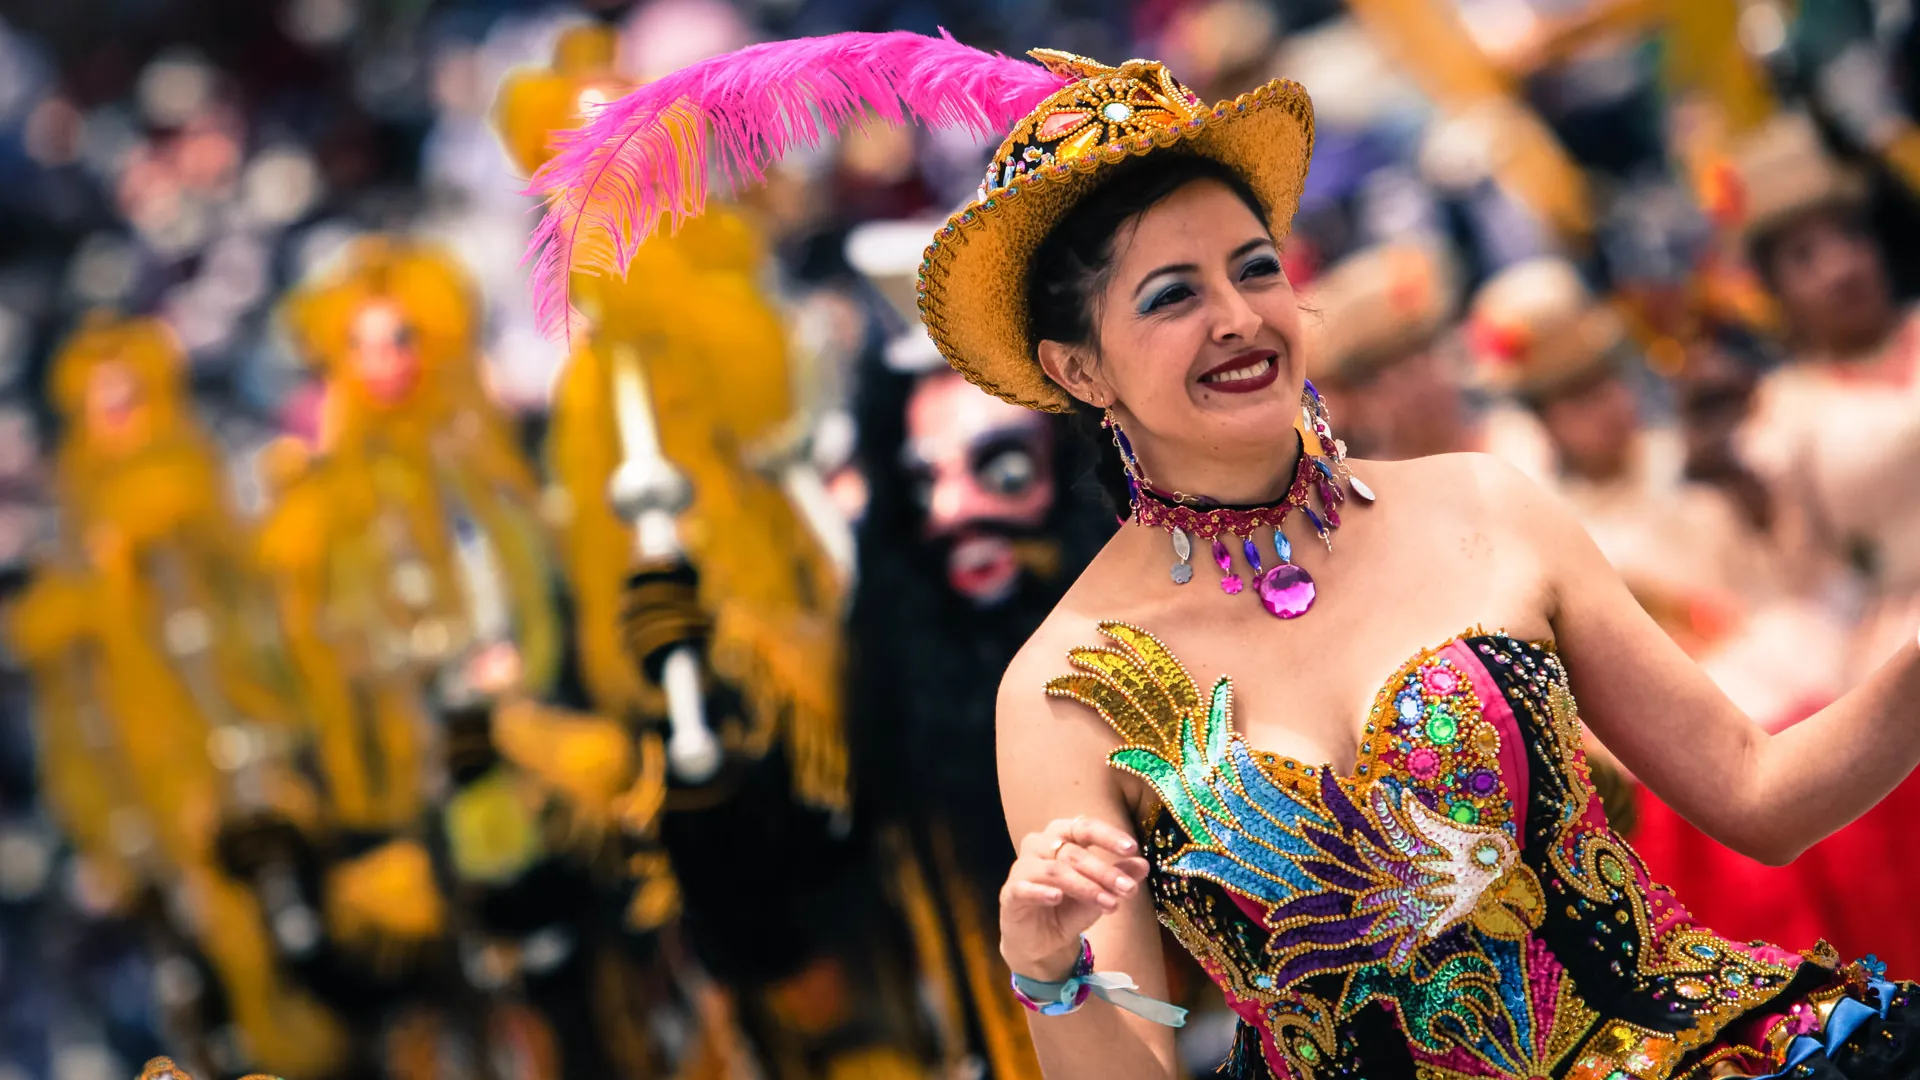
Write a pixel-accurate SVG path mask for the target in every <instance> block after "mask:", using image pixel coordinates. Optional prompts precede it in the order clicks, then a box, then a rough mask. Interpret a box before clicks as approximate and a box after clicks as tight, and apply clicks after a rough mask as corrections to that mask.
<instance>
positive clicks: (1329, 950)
mask: <svg viewBox="0 0 1920 1080" xmlns="http://www.w3.org/2000/svg"><path fill="white" fill-rule="evenodd" d="M1100 629H1101V631H1102V633H1104V634H1106V635H1107V637H1109V638H1110V639H1112V640H1113V641H1114V642H1115V643H1116V644H1117V646H1118V647H1116V648H1084V649H1076V650H1074V651H1073V652H1072V653H1070V654H1069V657H1070V659H1071V660H1072V662H1073V664H1074V666H1075V667H1076V668H1078V669H1079V671H1078V672H1077V673H1076V674H1072V675H1065V676H1061V677H1060V678H1057V679H1055V680H1053V681H1052V682H1051V683H1049V684H1048V686H1047V692H1048V693H1049V694H1051V695H1053V696H1056V697H1066V698H1071V699H1073V700H1076V701H1079V702H1082V703H1083V704H1086V705H1088V706H1090V707H1092V708H1093V709H1095V710H1096V711H1098V712H1099V713H1100V715H1101V716H1102V717H1104V718H1105V719H1106V720H1107V722H1108V723H1109V724H1111V725H1112V726H1113V728H1114V730H1115V731H1117V732H1118V733H1119V734H1120V736H1121V738H1122V739H1124V740H1125V745H1123V746H1122V747H1120V749H1118V750H1115V751H1114V752H1113V753H1112V754H1111V755H1110V756H1109V758H1108V761H1109V762H1110V763H1111V764H1112V765H1113V766H1115V767H1116V768H1120V769H1123V770H1125V771H1127V772H1131V773H1133V774H1135V775H1137V776H1139V777H1141V778H1142V779H1144V780H1145V781H1146V782H1147V783H1148V784H1150V785H1152V787H1153V789H1154V791H1155V792H1156V793H1157V794H1158V795H1159V797H1160V800H1161V802H1162V803H1163V804H1164V806H1165V808H1166V810H1167V812H1168V813H1169V814H1170V815H1171V816H1172V817H1173V818H1174V820H1175V821H1176V822H1178V823H1179V826H1180V829H1181V831H1182V832H1183V833H1184V834H1185V840H1186V843H1185V844H1184V845H1182V846H1181V847H1180V848H1179V850H1177V851H1176V852H1174V853H1173V854H1171V855H1170V856H1169V857H1166V858H1164V859H1162V860H1161V865H1160V869H1161V870H1162V871H1164V872H1168V873H1173V874H1179V875H1182V876H1185V877H1191V878H1202V879H1205V880H1208V881H1212V882H1215V883H1217V884H1219V885H1221V886H1223V887H1225V888H1226V889H1228V890H1230V891H1231V892H1233V893H1234V894H1236V895H1238V896H1240V897H1242V898H1244V899H1247V900H1251V901H1255V902H1257V903H1259V904H1261V905H1264V906H1265V908H1266V914H1265V918H1264V922H1265V924H1266V925H1267V927H1268V928H1270V929H1272V930H1273V931H1275V933H1274V934H1273V936H1272V938H1271V940H1270V942H1269V945H1268V953H1269V962H1270V966H1269V967H1268V969H1267V970H1266V971H1264V972H1262V973H1260V974H1259V975H1258V976H1256V977H1255V978H1253V979H1252V980H1251V982H1252V984H1253V985H1254V986H1257V987H1259V988H1260V989H1262V990H1268V991H1281V990H1285V989H1287V988H1288V987H1291V986H1293V985H1295V984H1296V983H1298V982H1299V981H1301V980H1303V979H1306V978H1309V977H1311V976H1313V975H1315V974H1318V973H1321V972H1325V971H1337V970H1348V969H1351V968H1354V967H1356V966H1359V965H1366V964H1379V963H1384V964H1386V965H1387V966H1388V967H1390V968H1392V969H1393V970H1396V971H1400V970H1405V969H1406V968H1408V967H1410V966H1411V965H1412V964H1413V962H1414V959H1415V955H1416V952H1417V951H1418V950H1419V948H1420V946H1421V945H1422V944H1423V943H1426V942H1430V941H1433V940H1434V939H1436V938H1438V937H1439V936H1440V935H1441V934H1443V933H1444V932H1445V931H1446V930H1448V929H1449V928H1451V927H1453V926H1456V925H1459V924H1460V923H1462V922H1465V921H1468V920H1470V919H1471V920H1472V921H1473V922H1474V924H1475V926H1476V927H1481V928H1483V929H1485V930H1487V931H1488V932H1490V933H1493V934H1495V935H1496V936H1500V937H1509V938H1512V937H1518V936H1520V935H1521V934H1524V933H1525V931H1526V929H1527V924H1526V922H1525V921H1523V920H1520V919H1516V918H1515V917H1514V916H1513V913H1512V912H1510V911H1509V910H1508V909H1507V908H1505V907H1503V906H1502V904H1501V903H1500V898H1501V897H1502V896H1504V895H1505V890H1504V889H1502V888H1500V887H1498V886H1500V884H1501V883H1502V881H1503V879H1505V878H1507V877H1509V876H1510V875H1511V874H1513V873H1515V872H1524V867H1520V866H1519V864H1518V852H1517V851H1516V849H1515V846H1514V843H1513V840H1512V839H1511V838H1510V837H1509V836H1508V835H1507V834H1506V833H1505V831H1503V830H1501V829H1497V828H1488V827H1482V826H1476V825H1469V824H1463V823H1461V822H1457V821H1454V820H1453V819H1451V818H1449V817H1447V816H1446V815H1445V814H1442V813H1439V812H1438V811H1435V810H1433V809H1430V808H1429V807H1427V806H1426V805H1425V804H1424V803H1422V802H1421V801H1420V800H1419V799H1417V798H1414V797H1413V796H1412V794H1411V793H1410V791H1409V790H1408V789H1406V788H1405V787H1404V786H1403V785H1402V784H1401V783H1400V782H1399V781H1398V780H1396V779H1393V778H1390V777H1389V778H1382V779H1381V780H1379V781H1378V782H1375V783H1370V784H1356V783H1352V782H1343V781H1339V780H1336V779H1335V778H1334V777H1333V776H1331V775H1329V774H1328V773H1326V772H1325V771H1324V770H1321V771H1320V779H1319V787H1318V789H1317V790H1315V789H1314V788H1312V787H1311V786H1308V787H1303V788H1302V789H1300V790H1297V791H1290V790H1288V789H1287V788H1286V787H1285V786H1283V785H1281V784H1279V783H1276V782H1275V781H1274V780H1273V779H1272V778H1271V777H1270V776H1269V775H1268V774H1267V773H1266V771H1265V770H1263V769H1262V768H1261V766H1260V764H1259V763H1258V762H1257V761H1255V759H1254V755H1253V753H1252V751H1250V750H1249V749H1248V747H1247V744H1246V742H1245V741H1244V740H1243V739H1241V738H1239V737H1238V736H1237V735H1236V734H1235V733H1234V732H1233V729H1232V711H1233V708H1232V684H1231V683H1230V682H1229V681H1228V680H1227V679H1226V678H1224V677H1223V678H1221V679H1220V680H1219V681H1218V682H1216V683H1215V684H1214V687H1213V691H1212V693H1211V695H1210V696H1209V697H1208V699H1207V700H1206V702H1205V703H1204V704H1203V703H1202V700H1201V695H1200V692H1199V687H1198V685H1197V684H1196V683H1195V682H1194V681H1193V679H1192V677H1191V676H1190V675H1188V674H1187V672H1186V670H1185V668H1184V667H1182V666H1181V665H1180V663H1179V661H1178V660H1176V659H1175V658H1174V657H1173V656H1172V654H1171V653H1170V652H1168V651H1167V649H1166V647H1165V646H1164V645H1162V644H1161V643H1160V641H1159V640H1158V639H1156V638H1154V637H1153V636H1152V635H1150V634H1148V633H1146V632H1145V631H1143V630H1139V629H1137V628H1134V627H1130V626H1126V625H1123V624H1116V623H1107V624H1102V626H1101V628H1100ZM1349 787H1352V788H1354V789H1355V791H1356V792H1357V794H1355V793H1350V792H1349Z"/></svg>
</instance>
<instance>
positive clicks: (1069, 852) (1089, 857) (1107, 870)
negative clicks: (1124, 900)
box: [1057, 844, 1140, 896]
mask: <svg viewBox="0 0 1920 1080" xmlns="http://www.w3.org/2000/svg"><path fill="white" fill-rule="evenodd" d="M1057 859H1058V861H1060V862H1064V863H1066V864H1067V865H1068V866H1071V867H1073V868H1074V869H1075V870H1078V871H1080V873H1082V874H1084V875H1086V876H1087V877H1089V878H1091V879H1093V880H1094V881H1096V882H1099V883H1100V886H1101V888H1104V889H1109V890H1112V891H1113V892H1115V893H1117V894H1119V895H1121V896H1132V895H1133V891H1134V889H1135V888H1137V887H1138V886H1139V884H1140V879H1139V877H1136V876H1135V875H1132V874H1129V873H1127V872H1126V871H1125V870H1122V869H1120V868H1119V866H1118V865H1117V863H1119V862H1120V861H1121V860H1120V859H1119V858H1118V857H1116V856H1113V855H1110V854H1108V853H1106V852H1104V851H1100V850H1097V849H1094V848H1084V847H1081V846H1080V845H1079V844H1068V845H1066V846H1065V847H1063V848H1061V849H1060V854H1059V855H1058V856H1057ZM1134 861H1136V862H1137V861H1139V860H1134Z"/></svg>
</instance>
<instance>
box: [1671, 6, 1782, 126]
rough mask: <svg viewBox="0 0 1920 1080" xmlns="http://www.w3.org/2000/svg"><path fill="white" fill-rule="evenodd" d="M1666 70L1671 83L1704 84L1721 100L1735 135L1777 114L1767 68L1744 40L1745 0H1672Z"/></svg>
mask: <svg viewBox="0 0 1920 1080" xmlns="http://www.w3.org/2000/svg"><path fill="white" fill-rule="evenodd" d="M1665 75H1666V82H1667V86H1668V87H1669V88H1670V89H1673V90H1681V91H1684V90H1690V89H1691V90H1698V91H1700V92H1701V93H1702V94H1704V95H1705V96H1706V97H1707V99H1708V100H1710V101H1712V102H1713V103H1714V104H1715V105H1717V106H1719V108H1720V115H1721V118H1722V119H1723V121H1724V122H1725V124H1726V132H1727V134H1728V135H1730V136H1739V135H1744V134H1746V133H1748V132H1751V131H1753V130H1755V129H1756V128H1758V127H1759V126H1760V125H1761V124H1763V123H1765V122H1766V119H1767V117H1769V116H1772V115H1773V110H1774V108H1775V103H1774V99H1773V91H1772V89H1771V88H1770V87H1769V86H1768V85H1767V79H1766V74H1765V72H1763V71H1762V70H1761V69H1760V66H1759V65H1758V64H1757V63H1755V62H1754V60H1753V58H1752V57H1751V56H1749V55H1747V51H1746V49H1745V47H1743V46H1742V45H1741V43H1740V3H1739V0H1672V2H1671V3H1670V6H1669V13H1668V23H1667V49H1666V72H1665Z"/></svg>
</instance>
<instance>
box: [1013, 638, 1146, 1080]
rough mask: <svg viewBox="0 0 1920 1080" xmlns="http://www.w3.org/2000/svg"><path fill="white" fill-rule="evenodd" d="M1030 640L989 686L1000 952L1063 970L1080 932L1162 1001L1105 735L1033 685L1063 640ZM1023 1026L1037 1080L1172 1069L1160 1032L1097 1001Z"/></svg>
mask: <svg viewBox="0 0 1920 1080" xmlns="http://www.w3.org/2000/svg"><path fill="white" fill-rule="evenodd" d="M1041 641H1042V639H1041V638H1036V639H1035V643H1038V642H1041ZM1035 643H1029V645H1028V646H1027V648H1026V649H1024V650H1022V652H1021V655H1020V657H1018V658H1016V659H1015V660H1014V662H1013V664H1012V665H1010V666H1009V667H1008V669H1007V674H1006V678H1005V679H1004V680H1003V681H1002V683H1001V686H1000V698H999V705H998V718H997V727H998V751H999V759H1000V792H1001V799H1002V801H1003V802H1004V803H1005V805H1006V812H1007V826H1008V828H1009V829H1010V830H1011V832H1012V834H1013V838H1014V843H1015V846H1016V848H1017V850H1018V851H1019V854H1020V858H1019V860H1018V861H1017V862H1016V863H1015V864H1014V867H1013V871H1012V873H1011V874H1009V876H1008V878H1007V883H1006V885H1005V887H1004V888H1002V889H1001V891H1000V952H1001V955H1002V957H1004V958H1005V959H1006V961H1007V966H1008V967H1009V968H1010V969H1011V970H1013V971H1014V972H1016V973H1018V974H1021V975H1025V976H1027V977H1029V978H1033V979H1038V980H1041V981H1045V982H1057V981H1060V980H1062V979H1065V978H1066V977H1067V976H1068V975H1069V974H1071V972H1072V969H1073V963H1074V960H1075V959H1076V957H1077V955H1078V952H1079V937H1080V935H1081V934H1082V933H1084V934H1085V935H1086V937H1087V940H1088V941H1089V942H1091V943H1092V945H1093V953H1094V959H1095V969H1096V970H1098V971H1106V972H1125V973H1127V974H1128V975H1131V976H1132V977H1133V979H1134V981H1135V982H1136V983H1138V984H1139V989H1140V992H1141V993H1143V994H1146V995H1148V996H1149V997H1155V998H1162V999H1164V998H1165V997H1166V995H1167V986H1166V967H1165V960H1164V958H1163V957H1162V956H1161V953H1160V933H1159V926H1158V924H1157V923H1156V922H1155V919H1154V912H1153V901H1152V899H1151V897H1150V896H1149V894H1148V890H1147V887H1146V875H1147V863H1146V860H1145V859H1143V858H1141V857H1140V855H1139V851H1140V845H1139V842H1138V841H1137V840H1136V839H1135V837H1134V829H1133V825H1132V822H1131V820H1130V815H1129V814H1128V812H1127V806H1126V802H1125V799H1124V798H1123V796H1122V794H1121V790H1120V786H1119V782H1118V780H1117V774H1116V773H1115V772H1114V771H1113V770H1112V769H1110V768H1108V767H1107V763H1106V759H1107V754H1108V753H1109V752H1111V751H1112V750H1113V748H1114V746H1115V745H1117V740H1116V739H1115V738H1114V736H1113V733H1112V732H1111V731H1109V730H1108V729H1107V728H1106V727H1105V725H1104V724H1103V723H1102V722H1101V721H1100V718H1099V717H1098V716H1096V715H1095V714H1094V713H1093V712H1091V711H1090V710H1088V709H1086V708H1084V707H1082V706H1079V705H1075V704H1072V703H1070V702H1065V701H1057V700H1053V699H1050V698H1048V697H1047V696H1046V695H1045V694H1044V693H1043V691H1042V689H1041V687H1042V686H1044V685H1045V683H1046V679H1047V676H1048V675H1050V674H1057V672H1053V671H1045V672H1043V671H1041V670H1040V667H1041V665H1042V663H1043V662H1044V661H1045V660H1048V659H1052V658H1055V657H1063V656H1064V655H1065V647H1064V646H1062V647H1060V648H1058V649H1049V648H1046V647H1045V646H1044V645H1042V646H1040V647H1039V648H1036V644H1035ZM1008 992H1009V993H1010V992H1011V991H1008ZM1028 1027H1029V1029H1030V1030H1031V1031H1032V1033H1033V1046H1034V1050H1035V1051H1036V1052H1037V1053H1038V1055H1039V1058H1040V1067H1041V1071H1042V1072H1043V1073H1044V1074H1045V1075H1046V1076H1047V1077H1048V1078H1049V1080H1074V1078H1078V1077H1085V1078H1088V1080H1105V1078H1107V1077H1117V1076H1125V1077H1129V1078H1132V1077H1141V1078H1152V1077H1167V1078H1171V1077H1173V1076H1174V1075H1175V1070H1174V1041H1173V1031H1172V1029H1170V1028H1166V1027H1163V1026H1161V1025H1158V1024H1155V1023H1152V1022H1151V1021H1148V1020H1143V1019H1141V1018H1140V1017H1138V1016H1135V1015H1133V1014H1131V1013H1128V1012H1125V1011H1122V1010H1120V1009H1117V1008H1115V1007H1113V1006H1112V1005H1109V1004H1107V1003H1106V1002H1104V1001H1101V1000H1100V999H1098V998H1090V999H1089V1000H1088V1001H1087V1003H1086V1004H1085V1005H1084V1006H1083V1007H1082V1008H1081V1009H1080V1010H1079V1011H1078V1012H1074V1013H1071V1014H1069V1015H1067V1016H1042V1015H1040V1014H1037V1013H1035V1014H1030V1015H1029V1016H1028Z"/></svg>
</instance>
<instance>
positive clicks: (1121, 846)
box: [1064, 817, 1140, 857]
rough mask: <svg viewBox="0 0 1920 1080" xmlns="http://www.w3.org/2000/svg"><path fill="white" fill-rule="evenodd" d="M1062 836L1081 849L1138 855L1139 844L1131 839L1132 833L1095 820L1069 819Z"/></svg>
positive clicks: (1085, 818) (1088, 818)
mask: <svg viewBox="0 0 1920 1080" xmlns="http://www.w3.org/2000/svg"><path fill="white" fill-rule="evenodd" d="M1064 835H1065V836H1066V838H1067V840H1069V841H1070V842H1072V843H1075V844H1079V845H1080V846H1081V847H1087V848H1100V849H1102V850H1104V851H1110V852H1112V853H1113V854H1114V855H1116V856H1121V857H1125V856H1128V855H1138V854H1139V853H1140V842H1139V841H1137V840H1135V839H1134V838H1133V834H1132V833H1129V832H1128V831H1126V830H1125V829H1122V828H1119V827H1118V826H1114V825H1109V824H1107V823H1106V822H1104V821H1101V820H1099V819H1097V818H1090V817H1077V818H1069V819H1068V820H1067V822H1066V832H1065V833H1064Z"/></svg>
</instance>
